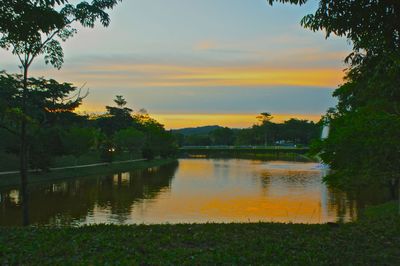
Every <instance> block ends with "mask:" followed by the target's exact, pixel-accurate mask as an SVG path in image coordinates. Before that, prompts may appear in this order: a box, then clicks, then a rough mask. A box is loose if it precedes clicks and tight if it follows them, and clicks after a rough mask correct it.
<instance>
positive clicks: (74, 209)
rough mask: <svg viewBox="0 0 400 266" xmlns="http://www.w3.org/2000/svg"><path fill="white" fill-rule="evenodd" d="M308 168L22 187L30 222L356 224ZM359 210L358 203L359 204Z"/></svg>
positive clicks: (16, 207) (5, 207)
mask: <svg viewBox="0 0 400 266" xmlns="http://www.w3.org/2000/svg"><path fill="white" fill-rule="evenodd" d="M317 166H318V165H317V164H316V163H304V162H289V161H257V160H242V159H181V160H179V165H177V164H176V165H175V164H172V165H168V166H163V167H159V168H150V169H147V170H144V171H133V172H130V173H118V174H115V175H110V176H97V177H82V178H78V179H72V180H67V181H60V182H54V183H48V184H38V185H34V186H32V187H31V188H30V215H31V220H32V221H33V223H36V224H75V225H81V224H92V223H116V224H131V223H167V222H168V223H194V222H258V221H273V222H293V223H325V222H334V221H351V220H353V219H356V217H357V210H358V208H359V207H360V206H361V205H362V204H361V205H360V204H359V202H358V201H356V200H350V199H349V198H348V197H347V194H346V193H343V192H338V191H336V190H333V189H330V188H327V187H326V186H325V185H324V184H322V183H321V180H322V177H323V176H324V174H325V172H324V170H321V169H319V168H318V167H317ZM0 196H1V197H0V225H17V224H19V223H20V220H21V219H20V215H21V206H20V202H19V192H18V189H16V188H11V189H10V188H8V189H1V188H0ZM361 207H362V206H361Z"/></svg>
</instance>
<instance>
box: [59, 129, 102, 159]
mask: <svg viewBox="0 0 400 266" xmlns="http://www.w3.org/2000/svg"><path fill="white" fill-rule="evenodd" d="M95 135H96V133H95V129H93V128H84V127H75V126H73V127H71V128H68V129H67V130H65V131H64V132H63V133H62V144H63V146H64V147H65V154H72V155H73V156H75V157H76V158H77V159H78V158H79V157H80V156H82V155H83V154H85V153H87V152H89V150H90V149H91V148H93V145H94V142H95Z"/></svg>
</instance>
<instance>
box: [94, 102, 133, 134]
mask: <svg viewBox="0 0 400 266" xmlns="http://www.w3.org/2000/svg"><path fill="white" fill-rule="evenodd" d="M114 102H115V103H116V105H117V106H116V107H115V106H106V109H107V113H106V114H105V115H103V116H102V117H100V118H99V119H97V122H98V125H99V127H100V128H101V129H102V131H103V132H104V133H105V134H106V135H108V136H109V137H111V136H112V135H113V134H114V133H115V132H117V131H119V130H122V129H125V128H128V127H131V126H134V122H135V119H134V118H133V117H132V115H131V113H132V111H133V110H132V109H130V108H128V107H125V105H126V104H127V102H126V100H125V99H124V98H123V96H120V95H117V96H116V97H115V99H114Z"/></svg>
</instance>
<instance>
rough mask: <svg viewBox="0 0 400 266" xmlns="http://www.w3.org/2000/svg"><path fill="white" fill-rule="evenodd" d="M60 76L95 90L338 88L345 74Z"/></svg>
mask: <svg viewBox="0 0 400 266" xmlns="http://www.w3.org/2000/svg"><path fill="white" fill-rule="evenodd" d="M54 74H55V75H56V76H59V75H62V76H67V77H68V79H69V80H70V79H72V80H70V81H71V82H73V83H75V84H82V83H85V82H87V84H88V86H89V87H91V88H97V87H115V86H118V87H119V88H144V87H189V86H190V87H216V86H242V87H243V86H248V87H251V86H309V87H310V86H311V87H329V88H334V87H336V86H337V85H338V84H340V83H341V81H342V77H343V72H342V70H341V69H337V68H282V67H281V68H274V67H271V66H212V67H206V66H184V65H176V64H175V65H174V64H171V65H169V64H111V65H102V66H86V67H85V68H84V70H83V71H76V70H75V69H64V71H63V73H54Z"/></svg>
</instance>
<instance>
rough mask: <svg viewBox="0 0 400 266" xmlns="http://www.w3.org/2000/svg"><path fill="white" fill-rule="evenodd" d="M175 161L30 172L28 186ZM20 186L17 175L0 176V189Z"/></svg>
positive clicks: (137, 161) (139, 162) (136, 162)
mask: <svg viewBox="0 0 400 266" xmlns="http://www.w3.org/2000/svg"><path fill="white" fill-rule="evenodd" d="M176 161H177V159H155V160H151V161H148V160H145V159H140V160H129V161H117V162H112V163H97V164H90V165H78V166H67V167H58V168H52V169H51V170H52V171H50V172H39V173H38V172H31V173H30V175H29V184H35V183H40V182H46V181H52V180H63V179H70V178H79V177H85V176H87V177H89V176H93V175H98V174H114V173H117V172H127V171H131V170H141V169H145V168H151V167H158V166H162V165H166V164H170V163H173V162H176ZM19 184H20V179H19V173H18V172H17V173H15V172H13V173H11V174H3V175H2V176H0V187H8V186H16V185H19Z"/></svg>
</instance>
